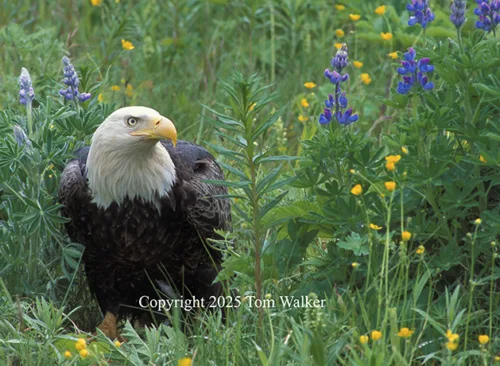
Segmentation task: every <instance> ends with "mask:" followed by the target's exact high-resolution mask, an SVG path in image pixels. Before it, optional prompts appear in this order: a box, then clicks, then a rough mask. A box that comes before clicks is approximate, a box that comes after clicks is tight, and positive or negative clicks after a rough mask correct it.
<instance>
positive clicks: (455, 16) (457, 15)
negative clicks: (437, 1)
mask: <svg viewBox="0 0 500 366" xmlns="http://www.w3.org/2000/svg"><path fill="white" fill-rule="evenodd" d="M465 5H466V1H465V0H455V1H453V2H452V3H451V6H450V9H451V15H450V20H451V22H452V23H453V24H455V27H457V29H459V28H460V27H461V26H462V25H463V24H464V23H465Z"/></svg>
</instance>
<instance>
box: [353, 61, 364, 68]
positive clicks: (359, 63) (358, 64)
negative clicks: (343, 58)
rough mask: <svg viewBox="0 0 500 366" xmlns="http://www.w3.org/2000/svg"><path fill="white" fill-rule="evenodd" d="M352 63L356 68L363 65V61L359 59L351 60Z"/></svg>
mask: <svg viewBox="0 0 500 366" xmlns="http://www.w3.org/2000/svg"><path fill="white" fill-rule="evenodd" d="M352 65H353V66H354V67H355V68H356V69H361V68H362V67H363V63H362V62H361V61H353V62H352Z"/></svg>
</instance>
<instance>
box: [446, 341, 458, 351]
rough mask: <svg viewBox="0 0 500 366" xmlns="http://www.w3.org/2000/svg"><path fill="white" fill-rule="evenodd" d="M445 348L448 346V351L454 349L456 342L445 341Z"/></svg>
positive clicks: (456, 346)
mask: <svg viewBox="0 0 500 366" xmlns="http://www.w3.org/2000/svg"><path fill="white" fill-rule="evenodd" d="M446 348H448V349H449V350H450V351H454V350H456V349H457V348H458V343H455V342H447V343H446Z"/></svg>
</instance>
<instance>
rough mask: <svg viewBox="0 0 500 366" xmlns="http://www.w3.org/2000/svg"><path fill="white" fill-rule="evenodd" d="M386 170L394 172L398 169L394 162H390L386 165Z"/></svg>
mask: <svg viewBox="0 0 500 366" xmlns="http://www.w3.org/2000/svg"><path fill="white" fill-rule="evenodd" d="M385 168H386V169H387V170H388V171H390V172H392V171H393V170H394V169H396V164H394V163H393V162H392V161H389V162H387V164H385Z"/></svg>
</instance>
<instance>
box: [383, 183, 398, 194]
mask: <svg viewBox="0 0 500 366" xmlns="http://www.w3.org/2000/svg"><path fill="white" fill-rule="evenodd" d="M384 186H385V189H387V190H388V191H389V192H393V191H394V190H395V189H396V182H392V181H391V182H385V183H384Z"/></svg>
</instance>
